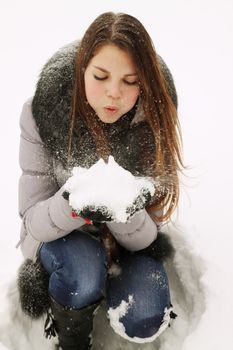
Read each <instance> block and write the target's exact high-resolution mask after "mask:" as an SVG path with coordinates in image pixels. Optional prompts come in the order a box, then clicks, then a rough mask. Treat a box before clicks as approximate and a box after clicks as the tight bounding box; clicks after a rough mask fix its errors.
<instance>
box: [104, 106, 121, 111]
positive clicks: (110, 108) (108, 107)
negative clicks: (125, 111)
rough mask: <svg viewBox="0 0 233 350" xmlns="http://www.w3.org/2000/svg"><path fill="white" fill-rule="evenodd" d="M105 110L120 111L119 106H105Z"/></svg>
mask: <svg viewBox="0 0 233 350" xmlns="http://www.w3.org/2000/svg"><path fill="white" fill-rule="evenodd" d="M104 108H105V109H108V110H112V111H117V110H118V109H119V107H117V106H105V107H104Z"/></svg>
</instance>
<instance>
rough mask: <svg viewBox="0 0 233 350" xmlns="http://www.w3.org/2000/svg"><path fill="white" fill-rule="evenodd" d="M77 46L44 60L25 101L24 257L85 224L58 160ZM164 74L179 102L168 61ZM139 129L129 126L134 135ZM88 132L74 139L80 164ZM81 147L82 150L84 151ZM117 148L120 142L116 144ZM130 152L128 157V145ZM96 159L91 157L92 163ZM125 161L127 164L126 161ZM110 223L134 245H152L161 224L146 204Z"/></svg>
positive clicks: (138, 247)
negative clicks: (75, 212)
mask: <svg viewBox="0 0 233 350" xmlns="http://www.w3.org/2000/svg"><path fill="white" fill-rule="evenodd" d="M75 48H76V45H74V44H72V45H69V46H67V47H66V48H64V49H62V50H60V51H59V52H58V53H56V55H54V56H53V57H52V58H51V59H50V61H49V62H48V63H47V64H46V65H45V67H44V69H43V71H42V73H41V76H40V79H39V82H38V85H37V90H36V93H35V96H34V98H33V99H29V100H28V101H27V102H26V103H25V104H24V106H23V109H22V113H21V118H20V128H21V137H20V155H19V161H20V167H21V169H22V175H21V177H20V180H19V214H20V217H21V218H22V227H21V233H20V242H19V245H20V246H21V249H22V252H23V255H24V257H25V258H35V257H36V256H37V253H38V249H39V247H40V245H41V244H42V243H43V242H49V241H53V240H56V239H58V238H60V237H64V236H66V235H67V234H69V233H70V232H72V231H73V230H75V229H83V227H84V225H85V221H84V220H83V219H82V218H80V217H78V218H73V217H72V215H71V211H72V210H71V207H70V206H69V204H68V201H67V200H66V199H64V198H63V196H62V193H63V192H64V188H63V185H64V183H65V181H66V180H67V178H68V177H69V175H70V172H69V171H68V170H67V169H65V168H64V166H63V163H62V162H61V161H60V160H61V159H62V154H63V150H64V148H63V146H62V144H63V143H64V135H65V134H66V130H67V123H68V114H69V106H70V103H69V102H70V96H71V91H72V71H73V62H74V56H75ZM163 65H164V62H163ZM165 67H166V66H165ZM164 74H165V75H166V76H167V77H168V80H169V86H170V85H171V86H170V87H171V88H172V93H171V95H172V97H174V102H175V103H176V94H175V88H174V85H173V80H172V78H171V75H170V73H169V71H168V70H167V67H166V71H165V73H164ZM170 83H171V84H170ZM59 89H60V90H59ZM64 89H65V94H64ZM141 118H142V115H141V113H140V111H139V110H137V112H136V115H135V116H134V117H133V120H131V121H130V124H129V125H130V126H131V125H133V124H137V122H138V121H140V119H141ZM125 122H127V120H126V121H124V123H125ZM80 123H81V121H80ZM129 125H128V127H129ZM123 127H124V128H125V126H123ZM145 128H147V126H146V125H145ZM139 129H140V130H141V129H142V127H141V126H140V127H139ZM135 130H136V129H135ZM147 131H148V130H147ZM136 132H137V131H133V132H131V134H130V132H129V134H130V140H131V139H133V138H134V134H135V133H136ZM86 134H87V132H86ZM86 134H85V135H84V139H83V140H82V143H80V144H79V143H78V140H77V142H76V144H78V145H79V146H78V150H77V154H76V155H75V157H76V158H75V159H76V163H77V159H78V160H79V159H80V161H78V164H76V165H81V166H85V161H84V160H83V159H84V158H85V159H86V157H83V152H84V150H85V152H86V153H87V152H88V149H91V147H87V145H88V142H89V139H90V138H89V137H88V135H86ZM113 136H114V135H113ZM85 137H86V139H85ZM113 138H114V137H113ZM124 139H125V137H124ZM118 143H119V142H118ZM130 143H131V142H130ZM54 145H56V148H54ZM59 147H60V148H59ZM82 147H84V148H83V152H80V149H82ZM115 149H117V147H116V144H115V146H113V150H115ZM135 149H136V151H137V147H136V143H134V144H133V146H132V152H134V153H135V152H136V151H135ZM127 152H128V153H129V156H128V159H129V161H130V159H131V158H132V157H131V155H130V152H131V151H130V147H129V148H127ZM89 158H90V159H91V155H90V157H89ZM116 158H117V154H116ZM95 161H96V159H95V158H93V159H92V164H93V163H94V162H95ZM119 163H120V161H119ZM89 165H90V164H89ZM123 165H124V166H125V167H126V168H127V165H125V164H123ZM129 167H130V166H129ZM155 215H156V213H155ZM107 226H108V228H109V229H110V231H111V232H112V234H113V236H114V237H115V238H116V240H117V241H118V243H119V244H120V245H122V246H124V247H125V248H127V249H129V250H132V251H136V250H141V249H143V248H146V247H147V246H149V245H150V244H151V243H152V242H153V241H154V240H155V239H156V236H157V230H158V228H157V225H156V224H155V223H154V221H153V220H152V219H151V217H150V215H149V214H148V213H147V212H146V210H142V211H141V212H140V213H138V214H136V215H135V216H134V217H133V218H132V219H131V221H129V222H128V223H124V224H123V223H108V224H107Z"/></svg>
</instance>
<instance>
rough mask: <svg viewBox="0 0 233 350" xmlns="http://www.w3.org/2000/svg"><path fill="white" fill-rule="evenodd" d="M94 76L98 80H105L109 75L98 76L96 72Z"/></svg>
mask: <svg viewBox="0 0 233 350" xmlns="http://www.w3.org/2000/svg"><path fill="white" fill-rule="evenodd" d="M94 78H95V79H96V80H105V79H107V77H98V76H97V75H95V74H94Z"/></svg>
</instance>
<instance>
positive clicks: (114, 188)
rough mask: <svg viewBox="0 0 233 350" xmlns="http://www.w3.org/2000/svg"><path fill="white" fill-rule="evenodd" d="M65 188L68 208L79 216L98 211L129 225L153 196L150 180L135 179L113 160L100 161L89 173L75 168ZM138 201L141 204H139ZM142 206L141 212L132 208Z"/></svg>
mask: <svg viewBox="0 0 233 350" xmlns="http://www.w3.org/2000/svg"><path fill="white" fill-rule="evenodd" d="M64 188H65V190H66V191H67V192H69V193H70V195H69V204H70V205H71V207H72V208H73V209H74V211H75V212H77V214H79V213H80V212H82V211H83V209H84V208H87V207H89V208H95V209H100V210H102V212H103V211H105V212H107V213H106V214H107V215H108V216H111V218H112V221H115V222H123V223H124V222H127V220H128V218H129V216H130V212H131V210H133V211H135V210H134V209H142V208H143V207H144V206H145V203H146V199H147V194H149V195H150V196H151V197H152V196H153V195H154V192H155V188H154V182H153V180H152V179H151V178H145V177H135V176H133V175H132V174H131V173H130V172H129V171H127V170H125V169H124V168H122V167H121V166H119V165H118V164H117V163H116V162H115V160H114V158H113V157H112V156H110V157H109V160H108V162H107V163H105V162H104V160H103V159H100V160H99V161H98V162H97V163H95V164H94V165H93V166H92V167H90V168H89V169H86V168H82V167H74V168H73V170H72V176H71V177H70V178H69V179H68V180H67V182H66V183H65V185H64ZM138 199H139V200H138ZM137 203H139V205H140V207H139V208H133V206H136V205H137Z"/></svg>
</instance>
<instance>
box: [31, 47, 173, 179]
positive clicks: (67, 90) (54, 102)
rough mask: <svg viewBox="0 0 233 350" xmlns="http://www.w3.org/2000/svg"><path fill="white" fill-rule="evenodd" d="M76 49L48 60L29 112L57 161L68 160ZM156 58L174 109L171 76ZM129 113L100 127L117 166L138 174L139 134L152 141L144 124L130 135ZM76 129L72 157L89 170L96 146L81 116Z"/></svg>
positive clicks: (63, 52) (93, 161)
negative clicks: (103, 128)
mask: <svg viewBox="0 0 233 350" xmlns="http://www.w3.org/2000/svg"><path fill="white" fill-rule="evenodd" d="M77 48H78V42H73V43H71V44H69V45H67V46H65V47H63V48H61V49H60V50H58V52H56V53H55V54H54V55H53V56H52V57H51V58H50V60H49V61H48V62H47V63H46V64H45V66H44V67H43V69H42V71H41V74H40V77H39V80H38V83H37V87H36V92H35V95H34V98H33V101H32V112H33V116H34V119H35V121H36V124H37V126H38V129H39V133H40V136H41V139H42V141H43V142H44V144H45V146H46V148H47V149H48V151H49V152H50V153H51V154H52V156H53V157H54V158H56V159H58V160H59V161H64V160H66V157H67V144H68V130H69V114H70V110H71V99H72V90H73V85H74V69H75V56H76V52H77ZM158 59H159V63H160V65H161V68H162V72H163V74H164V77H165V79H166V82H167V86H168V91H169V93H170V95H171V97H172V99H173V102H174V104H175V106H177V95H176V89H175V86H174V82H173V78H172V75H171V73H170V71H169V69H168V67H167V66H166V64H165V62H164V61H163V59H162V58H161V57H160V56H158ZM132 112H133V113H128V114H127V117H126V118H121V119H120V120H119V121H117V122H116V123H114V125H112V126H111V125H110V126H108V125H104V126H103V127H106V129H107V130H106V132H107V134H108V135H109V142H110V146H111V151H112V154H113V155H114V158H115V159H117V158H118V163H119V164H120V165H122V166H123V167H125V168H127V169H129V170H131V171H132V172H133V173H137V170H138V169H134V164H137V159H136V161H134V160H135V156H136V155H137V154H140V144H139V140H140V134H142V135H147V137H148V145H149V144H150V143H152V144H153V140H154V139H153V135H152V132H151V130H150V128H149V126H148V125H147V123H143V124H142V125H140V126H139V127H138V128H137V127H134V128H133V130H132V131H130V132H129V128H130V124H131V121H132V119H133V117H134V114H135V109H134V110H133V111H132ZM76 127H77V130H78V135H79V137H77V135H76V134H74V135H73V138H74V139H73V158H74V159H75V160H76V163H78V164H79V165H80V166H84V167H90V166H91V165H92V164H94V163H95V162H96V161H97V158H96V154H95V144H94V142H93V140H92V138H91V135H90V132H89V131H88V129H87V127H86V126H85V125H84V122H83V120H82V118H81V117H80V118H79V119H78V120H77V123H76ZM126 132H127V135H128V136H127V137H128V139H127V140H125V134H126ZM150 136H151V138H150ZM150 140H151V141H150ZM126 142H127V145H131V144H132V147H130V148H129V149H128V150H127V155H126V154H124V155H123V156H122V157H120V156H119V155H120V154H121V153H122V152H123V150H124V144H126ZM120 144H122V146H121V147H120V146H119V145H120ZM148 147H150V149H148V151H149V152H154V150H153V145H152V146H150V145H149V146H148ZM120 148H121V149H120ZM131 148H132V149H131ZM114 153H115V154H114ZM126 156H128V157H126ZM126 158H127V162H126V161H125V162H126V163H127V164H124V160H125V159H126ZM132 159H133V161H132ZM121 163H122V164H121ZM128 163H129V164H128ZM131 163H132V164H131ZM133 170H135V171H133Z"/></svg>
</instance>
